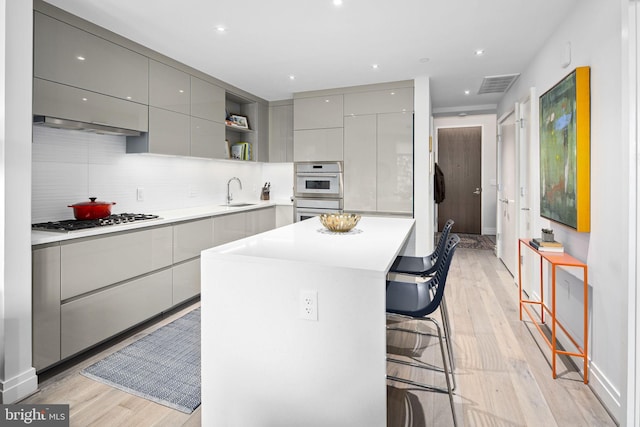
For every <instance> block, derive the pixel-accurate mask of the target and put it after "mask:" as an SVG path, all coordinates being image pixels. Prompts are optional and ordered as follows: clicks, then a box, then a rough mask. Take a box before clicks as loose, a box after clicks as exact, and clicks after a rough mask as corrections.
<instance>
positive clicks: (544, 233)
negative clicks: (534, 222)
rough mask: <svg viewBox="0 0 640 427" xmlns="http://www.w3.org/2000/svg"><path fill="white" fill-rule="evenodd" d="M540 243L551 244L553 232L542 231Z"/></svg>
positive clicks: (547, 229)
mask: <svg viewBox="0 0 640 427" xmlns="http://www.w3.org/2000/svg"><path fill="white" fill-rule="evenodd" d="M542 241H543V242H553V230H552V229H551V228H543V229H542Z"/></svg>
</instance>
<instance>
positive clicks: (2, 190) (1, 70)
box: [0, 0, 37, 403]
mask: <svg viewBox="0 0 640 427" xmlns="http://www.w3.org/2000/svg"><path fill="white" fill-rule="evenodd" d="M32 8H33V5H32V2H31V1H30V0H26V1H15V0H8V1H7V0H0V99H2V106H0V235H1V239H2V247H1V249H0V403H13V402H15V401H17V400H18V399H20V398H22V397H24V396H26V395H28V394H30V393H32V392H34V391H35V390H36V387H37V378H36V375H35V370H34V369H33V367H32V366H31V228H30V222H29V220H30V217H29V211H30V204H31V197H30V193H31V177H30V171H31V143H30V141H31V120H32V119H31V85H32V82H31V80H32V79H31V75H32V72H31V70H32V60H31V50H32V49H31V46H32V26H33V24H32V22H33V12H32Z"/></svg>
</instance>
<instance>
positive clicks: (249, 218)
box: [213, 206, 276, 246]
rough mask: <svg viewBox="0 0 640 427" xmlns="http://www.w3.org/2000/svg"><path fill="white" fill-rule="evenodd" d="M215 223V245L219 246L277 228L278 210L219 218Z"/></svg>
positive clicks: (243, 213)
mask: <svg viewBox="0 0 640 427" xmlns="http://www.w3.org/2000/svg"><path fill="white" fill-rule="evenodd" d="M213 221H214V225H213V245H214V246H218V245H222V244H224V243H228V242H233V241H234V240H238V239H243V238H245V237H247V236H253V235H254V234H258V233H262V232H263V231H268V230H271V229H273V228H275V226H276V208H275V206H271V207H268V208H264V209H256V210H250V211H246V212H239V213H235V214H230V215H222V216H217V217H215V218H214V219H213Z"/></svg>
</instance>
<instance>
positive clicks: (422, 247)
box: [413, 76, 435, 255]
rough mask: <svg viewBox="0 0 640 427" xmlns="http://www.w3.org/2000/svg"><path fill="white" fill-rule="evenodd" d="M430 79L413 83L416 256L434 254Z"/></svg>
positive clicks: (421, 78) (420, 79)
mask: <svg viewBox="0 0 640 427" xmlns="http://www.w3.org/2000/svg"><path fill="white" fill-rule="evenodd" d="M429 85H430V82H429V77H428V76H423V77H417V78H416V79H415V80H414V95H413V96H414V98H413V99H414V101H413V102H414V125H413V132H414V137H413V138H414V142H413V144H414V148H413V162H414V164H413V171H414V172H413V203H414V218H415V220H416V226H415V237H416V247H415V254H416V255H426V254H428V253H430V252H431V251H432V250H433V233H434V229H433V218H434V207H435V202H434V200H433V155H432V153H431V152H429V136H430V135H431V92H430V86H429Z"/></svg>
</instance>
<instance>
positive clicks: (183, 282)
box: [172, 258, 200, 305]
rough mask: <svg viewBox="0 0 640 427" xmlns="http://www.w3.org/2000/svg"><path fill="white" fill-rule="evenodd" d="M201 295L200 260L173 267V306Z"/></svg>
mask: <svg viewBox="0 0 640 427" xmlns="http://www.w3.org/2000/svg"><path fill="white" fill-rule="evenodd" d="M199 293H200V258H196V259H193V260H191V261H187V262H184V263H182V264H178V265H174V266H173V298H172V299H173V301H172V302H173V305H178V304H180V303H181V302H183V301H186V300H188V299H189V298H193V297H195V296H196V295H198V294H199Z"/></svg>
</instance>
